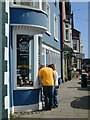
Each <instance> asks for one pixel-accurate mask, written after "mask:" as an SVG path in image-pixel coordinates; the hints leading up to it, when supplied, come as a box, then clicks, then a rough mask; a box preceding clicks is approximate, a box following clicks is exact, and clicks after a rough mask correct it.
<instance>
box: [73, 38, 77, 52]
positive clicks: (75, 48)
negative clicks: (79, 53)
mask: <svg viewBox="0 0 90 120" xmlns="http://www.w3.org/2000/svg"><path fill="white" fill-rule="evenodd" d="M73 50H77V41H76V40H74V41H73Z"/></svg>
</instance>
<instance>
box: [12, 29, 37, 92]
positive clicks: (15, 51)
mask: <svg viewBox="0 0 90 120" xmlns="http://www.w3.org/2000/svg"><path fill="white" fill-rule="evenodd" d="M18 33H19V34H22V35H23V34H25V35H32V33H31V34H30V31H29V30H24V29H23V30H21V29H18V28H13V55H14V56H13V63H14V64H13V78H14V79H13V81H14V82H13V86H14V90H18V89H19V90H22V89H24V90H27V89H29V88H30V89H34V88H35V85H34V82H35V79H34V80H33V86H30V87H24V86H22V87H18V86H17V50H16V48H17V44H16V38H17V34H18ZM33 66H34V65H33Z"/></svg>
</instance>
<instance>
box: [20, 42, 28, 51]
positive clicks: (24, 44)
mask: <svg viewBox="0 0 90 120" xmlns="http://www.w3.org/2000/svg"><path fill="white" fill-rule="evenodd" d="M19 47H20V51H21V52H28V51H29V45H28V42H22V43H20V44H19Z"/></svg>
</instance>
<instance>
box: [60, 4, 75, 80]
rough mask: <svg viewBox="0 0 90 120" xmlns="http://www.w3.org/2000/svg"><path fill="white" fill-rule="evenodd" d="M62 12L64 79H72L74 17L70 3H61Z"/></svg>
mask: <svg viewBox="0 0 90 120" xmlns="http://www.w3.org/2000/svg"><path fill="white" fill-rule="evenodd" d="M60 12H61V15H60V16H61V19H60V20H61V49H62V54H61V56H62V79H63V81H65V80H66V81H67V80H70V79H71V76H69V75H70V68H71V66H72V51H73V50H72V17H71V4H70V2H60Z"/></svg>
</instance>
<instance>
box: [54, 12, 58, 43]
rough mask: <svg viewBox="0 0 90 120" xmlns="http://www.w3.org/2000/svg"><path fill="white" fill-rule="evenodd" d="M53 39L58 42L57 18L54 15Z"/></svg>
mask: <svg viewBox="0 0 90 120" xmlns="http://www.w3.org/2000/svg"><path fill="white" fill-rule="evenodd" d="M54 39H55V40H56V41H58V17H57V16H56V14H55V13H54Z"/></svg>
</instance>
